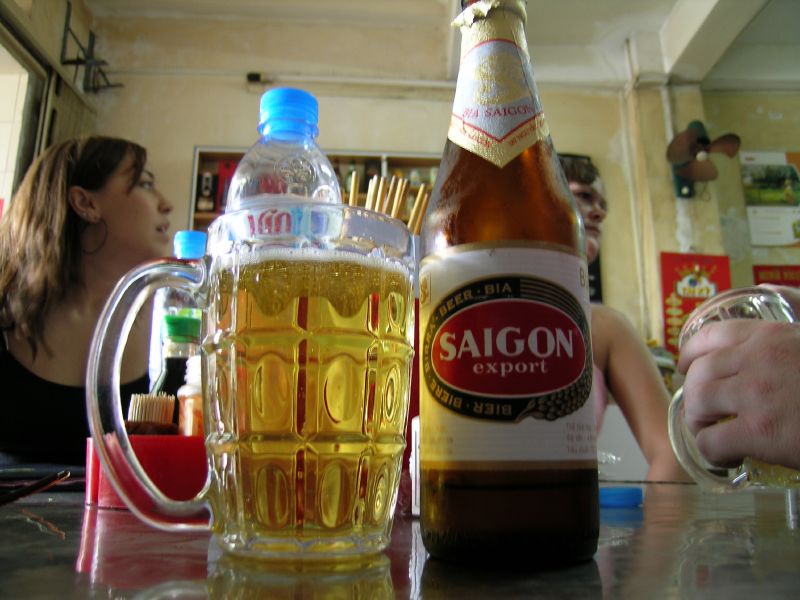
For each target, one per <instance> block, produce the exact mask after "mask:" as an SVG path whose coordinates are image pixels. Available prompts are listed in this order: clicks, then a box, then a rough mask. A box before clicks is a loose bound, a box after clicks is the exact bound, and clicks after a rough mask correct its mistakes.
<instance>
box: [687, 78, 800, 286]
mask: <svg viewBox="0 0 800 600" xmlns="http://www.w3.org/2000/svg"><path fill="white" fill-rule="evenodd" d="M703 101H704V103H705V107H706V114H707V116H708V123H707V125H708V128H709V133H710V135H711V137H712V138H713V137H715V135H719V134H722V133H728V132H732V133H736V134H737V135H739V137H741V139H742V147H741V148H742V150H745V151H751V152H798V151H800V94H797V93H789V92H772V93H770V92H752V93H734V92H716V93H712V92H707V93H705V94H704V97H703ZM732 162H733V164H732V165H726V167H727V168H728V170H729V172H731V173H732V176H731V177H729V178H728V179H727V181H731V180H732V181H734V182H737V183H738V181H740V179H739V177H740V173H739V167H738V163H736V162H735V161H732ZM727 173H728V171H726V172H725V173H722V174H721V177H720V179H723V176H725V175H726V174H727ZM723 180H724V181H725V179H723ZM720 214H721V219H722V224H723V230H724V231H725V238H724V239H725V252H726V254H728V255H729V256H730V257H731V265H732V275H733V276H734V284H736V285H749V284H750V283H752V265H753V264H760V265H764V264H767V265H768V264H775V265H796V264H800V248H797V247H794V248H767V247H751V246H750V243H749V229H748V224H747V213H746V210H745V203H744V193H743V191H742V188H741V185H728V186H727V187H726V188H725V193H724V194H722V197H721V202H720Z"/></svg>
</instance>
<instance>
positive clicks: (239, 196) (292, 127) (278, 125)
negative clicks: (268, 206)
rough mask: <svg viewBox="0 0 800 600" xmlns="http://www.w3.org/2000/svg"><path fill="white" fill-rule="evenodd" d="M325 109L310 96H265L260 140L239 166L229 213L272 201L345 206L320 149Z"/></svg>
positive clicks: (288, 92) (295, 92)
mask: <svg viewBox="0 0 800 600" xmlns="http://www.w3.org/2000/svg"><path fill="white" fill-rule="evenodd" d="M318 121H319V106H318V104H317V100H316V99H315V98H314V96H312V95H311V94H309V93H308V92H306V91H303V90H299V89H294V88H274V89H271V90H269V91H267V92H266V93H264V95H263V96H261V106H260V116H259V120H258V132H259V134H260V138H259V140H258V142H256V143H255V144H254V145H253V146H252V147H251V148H250V149H249V150H248V151H247V152H246V153H245V155H244V156H243V157H242V159H241V160H240V161H239V166H238V167H237V168H236V172H235V173H234V175H233V178H232V180H231V185H230V188H229V190H228V198H227V203H226V207H225V212H233V211H236V210H240V209H243V208H249V207H250V206H252V205H254V204H258V203H261V202H264V201H269V197H270V196H272V197H283V198H308V199H309V200H316V201H319V202H330V203H340V202H341V200H342V197H341V192H340V189H339V181H338V178H337V177H336V173H335V171H334V169H333V166H332V165H331V163H330V161H329V160H328V159H327V157H326V156H325V154H324V153H323V152H322V150H320V148H319V146H317V143H316V141H315V140H316V137H317V135H318V133H319V130H318V128H317V125H318Z"/></svg>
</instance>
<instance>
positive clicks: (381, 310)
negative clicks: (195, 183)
mask: <svg viewBox="0 0 800 600" xmlns="http://www.w3.org/2000/svg"><path fill="white" fill-rule="evenodd" d="M413 272H414V255H413V246H412V240H411V235H410V233H409V231H408V229H407V228H406V227H405V225H404V224H403V223H402V222H400V221H398V220H396V219H392V218H390V217H387V216H385V215H382V214H378V213H375V212H372V211H368V210H365V209H362V208H358V207H351V206H346V205H341V204H332V203H320V202H314V201H308V200H303V199H291V198H289V197H283V198H280V197H278V198H275V197H270V199H269V200H268V201H264V202H257V201H255V202H254V201H249V202H248V203H246V206H245V207H244V208H240V209H239V210H234V211H233V212H229V213H226V214H225V215H223V216H221V217H219V218H218V219H217V220H216V221H214V222H213V223H212V225H211V227H210V229H209V238H208V247H207V255H206V256H205V257H204V258H202V259H200V260H188V261H180V260H161V261H156V262H152V263H148V264H145V265H143V266H141V267H139V268H136V269H134V270H132V271H131V272H130V273H128V274H127V275H126V276H125V277H124V278H123V279H122V280H121V281H120V283H119V284H118V285H117V287H116V289H115V290H114V292H113V294H112V296H111V297H110V299H109V301H108V304H107V305H106V308H105V310H104V312H103V314H102V316H101V321H100V323H99V325H98V328H97V330H96V333H95V337H94V340H93V342H92V348H91V353H90V357H89V370H88V375H87V404H88V411H89V415H90V416H89V419H90V427H91V430H92V436H93V438H94V444H95V447H96V448H97V451H98V453H99V455H100V458H101V461H102V463H103V466H104V468H105V471H106V474H107V475H108V476H109V477H110V478H111V479H112V481H113V482H114V485H115V487H116V489H117V491H118V492H119V494H120V496H121V497H122V498H123V499H124V500H125V502H126V504H127V505H128V506H129V507H130V508H131V510H132V511H133V512H135V513H136V514H137V515H138V516H139V517H140V518H141V519H143V520H144V521H146V522H148V523H149V524H151V525H153V526H156V527H159V528H162V529H175V530H183V531H186V530H197V529H208V528H210V529H211V530H212V532H213V533H214V535H215V536H216V537H217V540H218V542H219V544H220V545H221V547H222V548H223V549H224V550H225V551H227V552H229V553H232V554H237V555H243V556H252V557H259V558H267V559H277V560H293V559H298V558H301V559H311V560H314V559H318V560H329V559H332V558H339V557H345V556H360V555H365V554H373V553H377V552H380V551H381V550H383V549H384V548H385V547H386V546H387V544H388V542H389V536H390V530H391V523H392V517H393V513H394V507H395V502H396V498H397V490H398V480H399V477H400V469H401V457H402V455H403V450H404V446H405V441H404V431H405V423H406V415H407V410H408V399H409V382H410V374H411V364H412V360H413V347H412V344H413V335H414V316H413V306H414V304H413V302H414V296H413V293H414V292H413V287H412V286H413V279H412V276H413ZM161 287H170V288H173V289H177V290H182V291H186V292H190V293H191V294H193V295H194V297H195V298H196V299H197V301H198V304H199V306H200V307H201V308H202V312H203V330H202V349H201V352H202V366H203V368H202V374H203V377H202V379H203V391H204V400H203V413H204V414H203V416H204V428H205V431H204V435H205V444H206V451H207V458H208V465H209V469H208V470H209V476H208V480H207V482H206V485H205V487H204V489H203V490H202V491H201V492H200V493H199V494H198V495H197V496H196V497H195V498H194V499H192V500H190V501H186V502H178V501H174V500H171V499H169V498H166V497H165V496H164V495H163V494H162V493H161V492H160V491H159V490H158V489H157V488H155V487H154V486H153V484H152V482H151V481H150V480H149V478H148V477H147V475H146V474H145V473H144V471H143V470H142V468H141V466H140V465H139V462H138V461H137V459H136V456H135V454H134V453H133V451H132V449H131V445H130V442H129V440H128V436H127V435H126V432H125V427H124V423H123V417H122V413H121V409H120V399H119V367H120V361H121V357H122V349H123V346H124V343H125V341H126V339H127V336H128V333H129V331H130V329H131V326H132V324H133V322H134V319H135V316H136V313H137V312H138V310H139V308H140V307H141V306H142V305H143V303H144V302H145V301H146V300H147V298H148V297H149V296H150V295H151V294H152V293H153V292H154V291H155V290H156V289H158V288H161ZM165 460H168V457H165Z"/></svg>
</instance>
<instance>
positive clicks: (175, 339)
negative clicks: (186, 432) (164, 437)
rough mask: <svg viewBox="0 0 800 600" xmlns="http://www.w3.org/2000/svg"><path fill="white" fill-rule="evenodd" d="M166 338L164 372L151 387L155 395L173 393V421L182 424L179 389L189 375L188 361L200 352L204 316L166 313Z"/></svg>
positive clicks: (163, 354)
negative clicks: (180, 421)
mask: <svg viewBox="0 0 800 600" xmlns="http://www.w3.org/2000/svg"><path fill="white" fill-rule="evenodd" d="M164 329H165V331H166V339H165V340H164V345H163V347H162V351H161V356H162V359H161V373H160V374H159V376H158V378H157V379H156V380H155V382H154V383H153V384H152V385H151V386H150V393H151V394H159V393H162V394H169V395H171V396H173V397H174V399H175V412H174V413H173V423H175V424H176V425H177V424H178V418H179V414H180V406H179V403H178V390H180V389H181V387H183V384H184V381H185V377H186V363H187V361H188V360H189V359H190V358H191V357H193V356H199V355H200V319H197V318H195V317H192V316H188V315H172V314H167V315H164Z"/></svg>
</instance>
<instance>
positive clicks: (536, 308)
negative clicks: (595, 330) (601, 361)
mask: <svg viewBox="0 0 800 600" xmlns="http://www.w3.org/2000/svg"><path fill="white" fill-rule="evenodd" d="M431 363H432V365H433V368H434V371H435V372H436V375H437V376H438V377H439V378H440V379H441V380H442V381H443V382H444V383H446V384H448V385H450V386H452V387H453V388H455V389H459V390H462V391H465V392H471V393H475V394H482V395H485V396H506V397H508V396H533V395H540V394H546V393H549V392H553V391H555V390H559V389H562V388H565V387H567V386H569V385H570V384H572V383H574V382H575V381H576V380H577V379H578V378H579V377H580V376H581V373H582V372H583V369H584V367H585V364H586V341H585V340H584V338H583V335H582V333H581V330H580V328H579V327H578V325H577V324H576V323H575V322H574V321H573V320H572V319H571V318H570V317H569V316H568V315H567V314H566V313H565V312H563V311H561V310H559V309H557V308H555V307H553V306H550V305H548V304H543V303H541V302H535V301H532V300H525V299H511V298H509V299H500V300H494V301H489V302H482V303H479V304H474V305H472V306H469V307H466V308H464V309H463V310H460V311H458V312H457V313H456V314H454V315H452V316H451V317H449V318H448V319H447V320H446V321H445V322H444V323H442V325H441V327H440V328H439V330H438V331H437V332H436V336H435V337H434V339H433V344H432V347H431Z"/></svg>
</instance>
